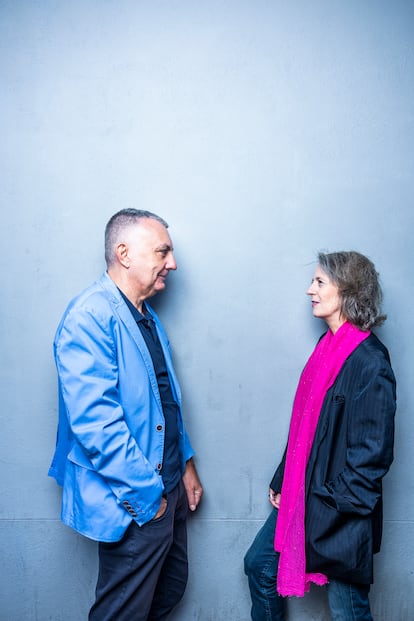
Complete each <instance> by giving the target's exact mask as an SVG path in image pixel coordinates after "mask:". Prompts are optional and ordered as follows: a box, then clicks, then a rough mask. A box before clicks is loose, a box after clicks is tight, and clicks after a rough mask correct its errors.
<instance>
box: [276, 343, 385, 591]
mask: <svg viewBox="0 0 414 621" xmlns="http://www.w3.org/2000/svg"><path fill="white" fill-rule="evenodd" d="M395 407H396V394H395V378H394V375H393V372H392V369H391V365H390V360H389V356H388V352H387V350H386V348H385V347H384V345H383V344H382V343H381V342H380V341H379V340H378V338H377V337H376V336H375V335H373V334H371V335H370V336H369V337H368V339H366V340H365V341H364V342H363V343H361V345H359V347H358V348H357V349H356V350H355V351H354V352H353V353H352V354H351V356H350V357H349V358H348V359H347V361H346V362H345V364H344V366H343V368H342V370H341V372H340V374H339V376H338V378H337V380H336V382H335V384H334V386H333V387H332V388H331V389H330V390H329V391H328V393H327V395H326V397H325V400H324V403H323V406H322V410H321V414H320V417H319V421H318V426H317V429H316V434H315V439H314V443H313V447H312V451H311V455H310V458H309V462H308V465H307V470H306V508H305V531H306V569H307V571H311V572H322V573H325V574H326V575H327V576H328V577H330V578H338V579H340V580H344V581H346V582H356V583H361V584H369V583H371V582H372V581H373V568H372V566H373V554H374V553H375V552H377V551H378V550H379V547H380V543H381V531H382V478H383V476H384V475H385V474H386V472H387V471H388V469H389V467H390V465H391V462H392V459H393V439H394V414H395ZM283 472H284V460H282V463H281V464H280V466H279V468H278V469H277V471H276V473H275V476H274V477H273V480H272V482H271V485H270V486H271V488H272V489H273V490H274V491H280V490H281V484H282V480H283Z"/></svg>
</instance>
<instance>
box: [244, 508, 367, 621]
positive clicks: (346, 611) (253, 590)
mask: <svg viewBox="0 0 414 621" xmlns="http://www.w3.org/2000/svg"><path fill="white" fill-rule="evenodd" d="M276 519H277V511H276V509H273V511H272V513H271V514H270V515H269V517H268V519H267V521H266V522H265V523H264V525H263V526H262V528H261V529H260V530H259V532H258V533H257V535H256V538H255V539H254V541H253V543H252V545H251V546H250V548H249V550H248V551H247V554H246V556H245V558H244V570H245V573H246V575H247V578H248V581H249V589H250V596H251V599H252V608H251V616H252V621H285V619H286V616H285V615H286V599H285V598H283V597H281V596H280V595H278V594H277V592H276V579H277V568H278V563H279V555H278V553H277V552H275V550H274V547H273V542H274V536H275V529H276ZM327 593H328V604H329V609H330V612H331V617H332V621H372V616H371V611H370V606H369V599H368V593H369V585H365V584H349V583H346V582H341V581H339V580H333V579H330V580H329V584H328V585H327Z"/></svg>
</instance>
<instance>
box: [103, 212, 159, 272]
mask: <svg viewBox="0 0 414 621" xmlns="http://www.w3.org/2000/svg"><path fill="white" fill-rule="evenodd" d="M143 218H150V219H152V220H157V222H161V224H162V225H164V226H165V228H166V229H167V228H168V224H167V223H166V221H165V220H163V219H162V218H160V216H157V215H156V214H155V213H152V212H151V211H145V210H144V209H133V208H129V209H121V211H118V212H117V213H115V214H114V215H113V216H112V217H111V218H110V220H109V221H108V223H107V225H106V227H105V261H106V264H107V266H108V267H109V266H110V265H112V264H113V262H114V261H115V247H116V245H117V244H119V243H120V242H121V241H122V239H121V237H122V234H123V233H124V231H125V230H126V229H128V228H129V227H131V226H133V225H135V224H137V223H138V222H139V221H140V220H142V219H143Z"/></svg>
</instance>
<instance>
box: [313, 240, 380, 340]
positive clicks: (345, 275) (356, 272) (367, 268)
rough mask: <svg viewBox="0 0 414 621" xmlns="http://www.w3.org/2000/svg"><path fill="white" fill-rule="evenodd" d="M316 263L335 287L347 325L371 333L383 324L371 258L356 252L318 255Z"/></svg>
mask: <svg viewBox="0 0 414 621" xmlns="http://www.w3.org/2000/svg"><path fill="white" fill-rule="evenodd" d="M318 262H319V265H320V267H321V268H322V270H323V271H324V272H325V273H326V274H327V275H328V276H329V278H330V279H331V280H332V281H333V282H334V283H335V285H336V286H337V287H338V290H339V295H340V297H341V302H342V308H341V311H342V314H343V316H344V317H346V319H347V320H348V321H349V322H350V323H352V324H353V325H355V326H357V327H358V328H360V329H361V330H370V329H371V328H374V327H376V326H380V325H381V324H382V323H383V322H384V321H385V319H386V318H387V317H386V315H383V314H382V313H381V304H382V290H381V285H380V283H379V275H378V272H377V271H376V269H375V265H374V264H373V263H372V261H370V259H368V258H367V257H365V256H364V255H363V254H360V253H359V252H355V251H349V252H330V253H325V252H320V253H319V254H318Z"/></svg>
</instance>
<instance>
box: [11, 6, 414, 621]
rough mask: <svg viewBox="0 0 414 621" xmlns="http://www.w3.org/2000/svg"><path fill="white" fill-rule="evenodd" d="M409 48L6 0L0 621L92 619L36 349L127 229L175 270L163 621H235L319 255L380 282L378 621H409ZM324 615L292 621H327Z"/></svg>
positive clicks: (226, 12) (302, 356)
mask: <svg viewBox="0 0 414 621" xmlns="http://www.w3.org/2000/svg"><path fill="white" fill-rule="evenodd" d="M413 27H414V5H413V2H411V1H403V0H393V1H391V0H390V1H389V2H385V1H382V0H375V1H374V0H365V1H361V0H348V1H347V2H340V1H337V0H334V1H332V0H331V1H328V0H326V1H324V0H314V1H313V2H308V1H306V0H303V1H299V0H292V2H281V1H276V0H275V1H273V2H272V1H271V0H251V1H247V0H245V1H243V0H239V1H236V0H227V1H224V0H223V1H218V0H217V1H216V0H211V1H204V2H202V1H199V2H193V1H192V2H190V1H185V0H171V1H167V0H165V1H161V0H153V1H149V0H148V1H138V0H136V1H133V0H118V1H115V0H106V1H104V0H101V1H98V0H82V1H80V0H72V1H70V2H69V1H66V2H65V1H60V0H43V1H42V2H35V1H34V0H32V1H25V0H20V1H6V0H2V1H0V79H1V85H0V105H1V115H0V136H1V140H0V165H1V183H0V203H1V208H2V212H1V213H2V226H1V233H0V235H1V244H0V247H1V252H2V262H1V265H2V282H3V285H2V287H3V297H2V304H1V326H2V338H1V342H2V347H1V362H2V373H1V376H0V385H1V434H0V459H1V469H0V484H1V494H0V529H1V533H0V535H1V546H2V562H1V571H2V579H1V581H0V619H1V621H23V620H24V621H35V620H36V621H47V620H51V621H82V620H84V619H85V618H86V613H87V610H88V607H89V605H90V603H91V600H92V597H93V588H94V584H95V578H96V567H97V565H96V546H95V544H94V543H93V542H90V541H87V540H85V539H83V538H81V537H80V536H78V535H77V534H75V533H74V532H72V531H71V530H69V529H68V528H66V527H65V526H63V525H62V524H61V523H60V521H59V510H60V491H59V489H58V487H57V486H56V485H55V483H54V481H52V480H51V479H49V478H48V477H47V476H46V472H47V469H48V465H49V462H50V459H51V456H52V453H53V446H54V438H55V426H56V377H55V369H54V363H53V359H52V339H53V334H54V331H55V328H56V324H57V322H58V320H59V318H60V316H61V313H62V312H63V310H64V307H65V306H66V304H67V302H68V300H69V298H70V297H71V296H72V295H74V294H75V293H77V292H78V291H79V290H80V289H81V288H83V287H84V286H86V285H88V284H89V283H90V282H91V281H92V280H94V279H95V278H96V277H98V276H99V275H100V273H101V271H102V270H103V269H104V264H103V252H102V237H103V228H104V225H105V223H106V221H107V219H108V217H109V216H110V215H111V214H112V213H114V212H115V211H117V210H118V209H120V208H123V207H127V206H135V207H141V208H146V209H150V210H153V211H156V212H158V213H160V215H162V216H164V217H165V218H166V219H167V220H168V221H169V222H170V225H171V226H170V231H171V235H172V237H173V241H174V243H175V246H176V255H177V260H178V263H179V270H178V271H177V273H176V274H174V275H173V276H172V277H171V279H170V283H169V288H168V291H167V292H165V293H164V294H163V296H160V297H159V299H158V300H157V301H156V305H157V308H158V310H159V313H160V314H161V316H162V318H163V320H164V322H165V325H166V328H167V330H168V333H169V336H170V339H171V341H172V345H173V349H174V352H175V360H176V366H177V371H178V373H179V376H180V379H181V383H182V387H183V395H184V405H185V417H186V420H187V424H188V428H189V431H190V433H191V436H192V440H193V443H194V445H195V447H196V449H197V454H198V456H197V462H198V467H199V471H200V474H201V476H202V479H203V483H204V486H205V498H204V500H203V505H202V507H201V508H200V510H199V511H198V512H197V515H196V516H194V517H193V519H191V522H190V526H189V530H190V563H191V574H190V581H189V585H188V589H187V592H186V595H185V598H184V600H183V602H182V604H181V605H180V607H179V608H178V609H177V611H176V613H175V614H174V615H173V618H172V621H190V620H199V621H248V619H249V598H248V591H247V584H246V579H245V577H244V575H243V569H242V561H243V555H244V552H245V550H246V548H247V547H248V545H249V544H250V542H251V540H252V538H253V536H254V535H255V533H256V531H257V530H258V529H259V527H260V525H261V524H262V522H263V520H264V519H265V518H266V516H267V514H268V503H267V496H266V495H267V486H268V482H269V480H270V477H271V474H272V472H273V469H274V467H275V465H276V463H277V462H278V460H279V458H280V455H281V451H282V448H283V445H284V443H285V440H286V434H287V429H288V423H289V418H290V407H291V402H292V397H293V392H294V389H295V385H296V382H297V379H298V375H299V373H300V370H301V369H302V366H303V364H304V362H305V360H306V358H307V356H308V355H309V353H310V352H311V350H312V348H313V346H314V343H315V340H316V338H317V337H318V335H319V334H320V333H321V331H322V329H323V326H322V325H321V324H320V323H319V322H318V321H317V320H314V319H313V318H312V317H311V311H310V308H309V302H308V301H307V299H306V296H305V295H304V292H305V290H306V288H307V285H308V282H309V279H310V277H311V273H312V270H313V261H314V258H315V254H316V252H317V251H318V250H320V249H326V250H338V249H356V250H359V251H361V252H364V253H366V254H368V255H369V256H370V257H371V258H372V259H373V260H374V262H375V263H376V265H377V267H378V269H379V271H380V273H381V275H382V282H383V285H384V291H385V307H386V311H387V313H388V314H389V320H388V321H387V323H386V324H385V326H384V327H383V328H382V329H381V330H380V331H379V336H380V338H382V339H383V341H384V342H385V343H386V345H387V346H388V347H389V349H390V351H391V355H392V359H393V364H394V369H395V372H396V375H397V378H398V416H397V429H396V446H395V462H394V464H393V466H392V469H391V472H390V474H389V475H388V477H387V479H386V481H385V529H384V531H385V532H384V545H383V549H382V551H381V553H380V555H379V556H378V558H377V560H376V584H375V586H374V588H373V592H372V605H373V611H374V613H375V619H376V620H377V621H408V619H409V618H410V611H411V614H412V610H414V574H413V570H414V567H413V561H412V555H411V553H410V550H412V549H413V542H414V500H413V499H414V493H413V491H414V490H413V477H412V451H413V446H414V444H413V440H414V437H413V436H414V425H413V418H412V412H411V410H412V408H411V406H410V402H411V399H412V397H411V393H412V376H413V361H412V358H413V357H412V352H413V329H412V327H413V321H412V304H413V299H414V291H413V268H412V266H413V261H414V256H413V255H414V249H413V225H414V222H413V220H414V215H413V214H414V210H413V193H414V172H413V171H414V167H413V163H414V158H413V155H414V152H413V151H414V146H413V145H414V135H413V134H414V131H413V130H414V115H413V101H414V43H413V42H414V37H413ZM324 597H325V596H324V593H323V590H320V589H319V590H318V589H315V590H313V591H312V592H311V593H310V595H309V596H307V597H305V599H304V600H295V601H292V602H291V603H290V611H291V613H292V614H291V615H290V618H291V619H295V620H298V621H300V620H302V621H304V620H307V621H309V619H315V620H321V621H322V620H327V619H328V614H327V609H326V605H325V599H324ZM411 618H412V617H411Z"/></svg>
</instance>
